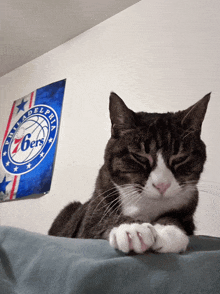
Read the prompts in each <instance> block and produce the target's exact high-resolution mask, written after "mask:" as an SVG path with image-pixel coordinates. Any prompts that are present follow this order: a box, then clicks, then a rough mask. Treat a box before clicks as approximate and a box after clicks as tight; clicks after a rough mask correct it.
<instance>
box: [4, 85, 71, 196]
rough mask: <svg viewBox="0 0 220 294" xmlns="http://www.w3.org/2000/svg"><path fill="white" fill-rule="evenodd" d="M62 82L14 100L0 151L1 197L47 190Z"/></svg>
mask: <svg viewBox="0 0 220 294" xmlns="http://www.w3.org/2000/svg"><path fill="white" fill-rule="evenodd" d="M65 83H66V80H62V81H58V82H55V83H53V84H50V85H47V86H45V87H43V88H40V89H37V90H36V91H34V92H32V93H30V94H29V95H27V96H25V97H22V98H21V99H18V100H16V101H14V103H13V105H12V109H11V113H10V115H9V120H8V124H7V127H6V130H5V135H4V138H3V141H2V145H1V152H0V201H6V200H12V199H18V198H22V197H27V196H31V195H42V194H44V193H48V191H49V190H50V186H51V180H52V173H53V168H54V160H55V151H56V145H57V139H58V131H59V125H60V118H61V110H62V103H63V97H64V89H65Z"/></svg>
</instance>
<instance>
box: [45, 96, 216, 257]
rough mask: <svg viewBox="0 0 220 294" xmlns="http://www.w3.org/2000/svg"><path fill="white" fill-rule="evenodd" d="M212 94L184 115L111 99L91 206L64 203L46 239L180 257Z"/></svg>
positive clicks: (189, 223)
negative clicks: (137, 109) (101, 242)
mask: <svg viewBox="0 0 220 294" xmlns="http://www.w3.org/2000/svg"><path fill="white" fill-rule="evenodd" d="M209 100H210V93H209V94H207V95H206V96H204V97H203V98H202V99H201V100H199V101H198V102H197V103H195V104H194V105H192V106H191V107H189V108H187V109H186V110H183V111H178V112H174V113H172V112H168V113H147V112H137V113H135V112H134V111H132V110H130V109H129V108H128V107H127V106H126V105H125V103H124V101H123V100H122V99H121V98H120V97H119V96H118V95H117V94H115V93H113V92H112V93H111V94H110V103H109V111H110V119H111V124H112V127H111V138H110V139H109V141H108V143H107V146H106V149H105V155H104V164H103V166H102V167H101V169H100V170H99V173H98V177H97V180H96V185H95V190H94V193H93V195H92V197H91V199H90V200H88V201H87V202H86V203H84V204H81V203H80V202H73V203H70V204H69V205H67V206H66V207H65V208H64V209H63V210H62V211H61V212H60V213H59V215H58V216H57V217H56V219H55V220H54V222H53V224H52V226H51V228H50V230H49V232H48V234H49V235H53V236H62V237H69V238H93V239H106V240H108V241H109V243H110V245H111V246H112V247H114V248H115V249H118V250H120V251H123V252H125V253H129V252H135V253H138V254H143V253H144V252H146V251H149V250H150V251H153V252H159V253H166V252H172V253H180V252H184V251H185V250H186V249H187V246H188V243H189V236H190V235H193V233H194V230H195V224H194V220H193V215H194V212H195V210H196V207H197V204H198V190H197V183H198V181H199V179H200V175H201V173H202V171H203V166H204V163H205V161H206V146H205V144H204V142H203V141H202V140H201V138H200V133H201V126H202V122H203V120H204V116H205V113H206V110H207V106H208V102H209Z"/></svg>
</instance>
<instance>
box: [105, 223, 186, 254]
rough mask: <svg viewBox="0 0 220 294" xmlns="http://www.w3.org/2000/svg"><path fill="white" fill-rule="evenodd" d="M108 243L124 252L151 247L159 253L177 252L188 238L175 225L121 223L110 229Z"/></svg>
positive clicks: (183, 249)
mask: <svg viewBox="0 0 220 294" xmlns="http://www.w3.org/2000/svg"><path fill="white" fill-rule="evenodd" d="M109 243H110V245H111V246H112V247H114V248H116V249H119V250H121V251H123V252H125V253H128V252H130V251H132V250H133V251H134V252H136V253H144V252H145V251H147V250H148V249H152V250H154V251H156V252H160V253H168V252H170V253H179V252H183V251H185V250H186V248H187V245H188V243H189V239H188V237H187V236H186V234H185V233H184V232H183V231H182V230H181V229H180V228H178V227H177V226H175V225H160V224H155V225H154V226H153V225H151V224H149V223H143V224H137V223H132V224H121V225H120V226H119V227H115V228H113V229H112V230H111V231H110V234H109Z"/></svg>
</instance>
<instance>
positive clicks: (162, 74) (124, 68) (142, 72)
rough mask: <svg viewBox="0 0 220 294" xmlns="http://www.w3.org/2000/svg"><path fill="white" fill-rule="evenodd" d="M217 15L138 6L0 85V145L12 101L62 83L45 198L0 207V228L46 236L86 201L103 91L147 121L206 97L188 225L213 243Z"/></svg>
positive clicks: (218, 204) (103, 130)
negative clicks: (199, 169)
mask: <svg viewBox="0 0 220 294" xmlns="http://www.w3.org/2000/svg"><path fill="white" fill-rule="evenodd" d="M219 9H220V4H219V2H218V1H217V0H210V1H208V2H207V1H205V0H194V1H190V0H188V1H178V2H177V1H174V0H170V1H162V0H156V1H147V0H146V1H141V2H139V3H137V4H135V5H134V6H132V7H130V8H128V9H127V10H125V11H123V12H121V13H119V14H117V15H116V16H114V17H112V18H110V19H109V20H107V21H105V22H103V23H101V24H100V25H98V26H96V27H94V28H93V29H91V30H89V31H87V32H86V33H84V34H82V35H80V36H78V37H77V38H74V39H73V40H71V41H69V42H67V43H65V44H63V45H62V46H59V47H58V48H56V49H54V50H52V51H50V52H48V53H47V54H45V55H43V56H41V57H39V58H37V59H35V60H33V61H32V62H30V63H28V64H26V65H24V66H22V67H20V68H18V69H16V70H14V71H12V72H11V73H9V74H7V75H6V76H4V77H2V78H0V91H1V92H0V97H1V98H0V99H1V108H0V138H3V133H4V130H5V127H6V123H7V119H8V116H9V112H10V109H11V106H12V102H13V101H14V100H16V99H18V98H20V97H22V96H24V95H26V94H28V93H30V92H31V91H33V90H35V89H37V88H40V87H42V86H44V85H46V84H49V83H52V82H55V81H57V80H60V79H63V78H67V85H66V92H65V97H64V106H63V112H62V120H61V128H60V136H59V142H58V150H57V157H56V165H55V171H54V176H53V182H52V189H51V191H50V193H49V194H48V195H46V196H44V197H43V198H41V199H37V200H23V201H17V202H10V203H1V204H0V215H1V219H0V221H1V224H2V225H11V226H16V227H21V228H25V229H27V230H31V231H35V232H41V233H46V232H47V230H48V228H49V226H50V224H51V223H52V220H53V218H54V217H55V216H56V214H57V213H58V212H59V210H60V209H61V208H62V207H63V206H64V205H66V204H67V203H68V202H70V201H72V200H81V201H85V200H87V199H88V198H89V197H90V195H91V193H92V191H93V188H94V182H95V178H96V175H97V172H98V169H99V167H100V166H101V165H102V163H103V153H104V147H105V144H106V142H107V140H108V138H109V135H110V122H109V118H108V97H109V93H110V91H115V92H116V93H118V94H119V95H120V96H121V97H122V98H123V99H124V101H125V102H126V104H127V105H128V106H129V107H130V108H132V109H133V110H134V111H141V110H145V111H149V112H151V111H152V112H153V111H158V112H160V111H161V112H165V111H176V110H179V109H185V108H187V107H188V106H190V105H191V104H193V103H195V102H196V101H197V100H199V99H200V98H202V97H203V96H204V95H205V94H207V93H208V92H210V91H212V97H211V102H210V104H209V108H208V111H207V115H206V118H205V121H204V124H203V132H202V138H203V139H204V141H205V142H206V144H207V151H208V161H207V164H206V166H205V171H204V173H203V177H202V179H203V180H205V181H206V182H204V183H205V187H206V189H207V188H208V185H209V186H210V185H211V184H212V185H214V187H213V188H210V193H204V192H201V193H200V197H201V199H200V204H199V208H198V211H197V215H196V222H197V227H198V233H199V234H208V235H213V236H220V230H219V225H220V216H219V215H220V193H219V190H218V189H220V175H219V168H218V167H219V165H220V155H219V147H218V145H219V139H220V135H219V134H220V115H219V113H220V102H219V101H220V81H219V77H220V58H219V52H220V38H219V35H220V18H219ZM207 181H214V183H212V182H207ZM212 193H214V194H216V195H212Z"/></svg>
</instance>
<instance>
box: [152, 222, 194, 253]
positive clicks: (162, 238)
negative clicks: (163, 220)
mask: <svg viewBox="0 0 220 294" xmlns="http://www.w3.org/2000/svg"><path fill="white" fill-rule="evenodd" d="M154 229H155V231H156V239H155V243H154V244H153V245H152V247H151V249H153V250H154V251H156V252H160V253H168V252H170V253H180V252H184V251H186V248H187V246H188V244H189V238H188V237H187V236H186V234H185V233H184V232H183V231H182V230H181V229H180V228H178V227H177V226H175V225H161V224H155V225H154Z"/></svg>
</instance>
